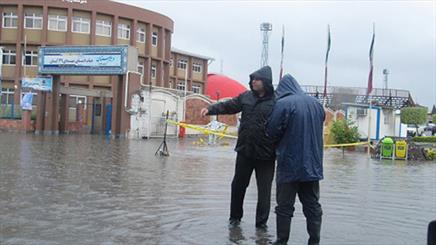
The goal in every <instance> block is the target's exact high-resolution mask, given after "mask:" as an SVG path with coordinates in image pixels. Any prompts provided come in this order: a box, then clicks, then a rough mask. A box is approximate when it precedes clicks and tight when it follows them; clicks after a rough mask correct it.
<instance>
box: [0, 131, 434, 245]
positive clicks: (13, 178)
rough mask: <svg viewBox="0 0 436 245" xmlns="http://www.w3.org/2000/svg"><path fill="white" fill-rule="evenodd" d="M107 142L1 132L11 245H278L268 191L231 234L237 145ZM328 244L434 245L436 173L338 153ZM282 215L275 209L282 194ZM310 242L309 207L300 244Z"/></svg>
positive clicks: (324, 197)
mask: <svg viewBox="0 0 436 245" xmlns="http://www.w3.org/2000/svg"><path fill="white" fill-rule="evenodd" d="M192 141H193V140H189V139H187V140H184V141H177V140H175V139H173V140H169V141H168V147H169V150H170V154H171V155H170V157H167V158H160V157H155V156H154V153H155V151H156V149H157V147H158V146H159V144H160V143H161V140H159V139H153V140H148V141H147V140H113V139H105V138H103V137H99V136H83V135H72V136H34V135H24V134H12V133H0V244H2V245H3V244H20V245H22V244H44V245H45V244H168V245H173V244H268V243H269V242H272V241H274V239H275V214H274V212H273V208H272V210H271V215H270V220H269V222H268V225H269V229H268V231H266V232H265V231H256V229H255V225H254V222H255V207H256V199H257V192H256V186H255V185H256V182H255V181H254V179H252V182H251V184H250V187H249V189H248V191H247V195H246V199H245V204H244V213H245V216H244V218H243V222H242V223H241V226H240V227H239V228H232V229H229V227H228V223H227V220H228V215H229V205H230V183H231V180H232V177H233V170H234V160H235V156H236V154H235V153H234V152H233V149H232V148H233V142H230V145H229V146H215V147H213V146H197V145H194V144H193V143H192ZM324 172H325V180H323V181H322V182H321V204H322V206H323V211H324V216H323V227H322V234H321V243H322V244H332V245H340V244H344V245H351V244H383V245H385V244H395V245H398V244H411V245H419V244H422V245H425V244H426V232H427V225H428V223H429V221H431V220H433V219H436V163H435V162H404V161H395V162H393V161H391V160H384V161H376V160H369V159H368V158H367V156H366V155H365V154H363V153H356V152H351V153H348V152H347V153H345V156H344V157H343V156H342V152H341V151H338V150H327V151H326V152H325V161H324ZM273 193H274V194H273V196H272V202H273V205H272V207H274V206H275V187H274V189H273ZM306 240H307V234H306V230H305V219H304V216H303V214H302V210H301V205H300V204H299V203H298V202H297V204H296V211H295V215H294V218H293V222H292V228H291V238H290V241H291V242H290V244H305V243H306Z"/></svg>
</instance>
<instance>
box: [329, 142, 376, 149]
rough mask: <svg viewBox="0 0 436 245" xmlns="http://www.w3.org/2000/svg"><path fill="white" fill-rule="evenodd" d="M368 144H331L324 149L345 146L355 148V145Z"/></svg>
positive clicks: (364, 143)
mask: <svg viewBox="0 0 436 245" xmlns="http://www.w3.org/2000/svg"><path fill="white" fill-rule="evenodd" d="M367 144H368V142H357V143H348V144H331V145H324V147H325V148H328V147H345V146H356V145H367Z"/></svg>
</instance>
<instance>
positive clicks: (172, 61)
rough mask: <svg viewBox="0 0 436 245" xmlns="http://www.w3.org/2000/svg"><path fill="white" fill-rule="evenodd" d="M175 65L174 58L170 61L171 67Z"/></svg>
mask: <svg viewBox="0 0 436 245" xmlns="http://www.w3.org/2000/svg"><path fill="white" fill-rule="evenodd" d="M173 65H174V60H173V58H171V59H170V66H173Z"/></svg>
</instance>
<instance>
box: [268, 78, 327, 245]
mask: <svg viewBox="0 0 436 245" xmlns="http://www.w3.org/2000/svg"><path fill="white" fill-rule="evenodd" d="M276 99H277V101H276V104H275V106H274V109H273V112H272V113H271V116H270V118H269V120H268V124H267V128H266V131H267V134H268V136H270V137H271V138H272V139H274V140H275V141H276V142H278V145H277V149H276V154H277V176H276V177H277V178H276V180H277V198H276V199H277V207H276V209H275V211H276V215H277V220H276V221H277V241H276V243H275V244H287V242H288V239H289V232H290V227H291V218H292V216H293V213H294V203H295V196H296V195H297V194H298V198H299V199H300V201H301V203H302V204H303V213H304V216H306V222H307V232H308V233H309V236H310V238H309V243H308V244H310V245H314V244H319V241H320V232H321V216H322V209H321V205H320V203H319V180H321V179H323V167H322V158H323V122H324V117H325V113H324V109H323V107H322V105H321V103H319V101H318V100H317V99H315V98H313V97H310V96H308V95H306V94H305V93H304V91H303V90H302V89H301V87H300V85H299V84H298V83H297V81H296V80H295V79H294V78H293V77H292V76H291V75H289V74H287V75H285V76H284V77H283V78H282V80H281V81H280V83H279V85H278V87H277V90H276Z"/></svg>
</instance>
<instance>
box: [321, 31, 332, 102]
mask: <svg viewBox="0 0 436 245" xmlns="http://www.w3.org/2000/svg"><path fill="white" fill-rule="evenodd" d="M331 43H332V40H331V37H330V25H328V26H327V52H326V54H325V67H324V94H323V95H324V98H325V97H327V62H328V60H329V53H330V46H331Z"/></svg>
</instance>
